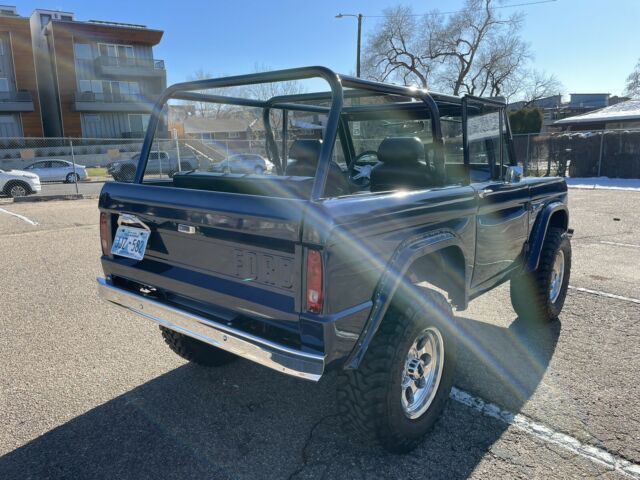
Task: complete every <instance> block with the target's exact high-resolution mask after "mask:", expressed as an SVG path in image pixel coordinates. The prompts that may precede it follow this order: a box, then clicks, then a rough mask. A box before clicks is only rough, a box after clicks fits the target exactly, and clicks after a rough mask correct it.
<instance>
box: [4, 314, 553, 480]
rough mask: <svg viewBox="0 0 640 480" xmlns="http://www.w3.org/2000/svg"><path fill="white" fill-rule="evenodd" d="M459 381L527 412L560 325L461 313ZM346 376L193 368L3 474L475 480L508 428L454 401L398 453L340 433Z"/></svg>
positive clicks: (140, 391)
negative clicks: (313, 378) (409, 448)
mask: <svg viewBox="0 0 640 480" xmlns="http://www.w3.org/2000/svg"><path fill="white" fill-rule="evenodd" d="M458 325H459V331H460V336H461V342H460V347H459V352H458V356H459V359H460V361H459V366H460V368H459V372H458V374H457V379H458V381H457V382H456V383H457V385H458V386H459V387H460V388H463V389H464V390H467V391H470V392H472V393H474V394H478V395H480V396H482V397H483V398H486V399H490V400H492V401H494V402H498V403H500V404H502V405H504V406H505V407H507V408H508V409H509V410H511V411H513V412H517V411H519V410H520V408H521V407H522V406H523V404H524V402H526V400H527V399H528V398H529V397H530V396H531V394H532V393H533V392H534V391H535V389H536V387H537V386H538V384H539V383H540V380H541V378H542V376H543V375H544V372H545V370H546V367H547V365H548V363H549V361H550V359H551V356H552V355H553V352H554V349H555V345H556V342H557V339H558V335H559V333H560V323H559V322H555V323H553V324H551V325H546V326H531V325H527V324H525V323H524V322H523V321H521V320H519V319H516V320H514V321H513V322H512V323H511V325H509V327H508V328H501V327H497V326H494V325H490V324H487V323H484V322H479V321H475V320H472V319H468V318H464V317H458ZM335 411H336V402H335V373H332V374H329V375H327V376H326V377H324V378H323V380H322V381H320V382H319V383H317V384H314V383H310V382H305V381H302V380H298V379H294V378H290V377H285V376H282V375H280V374H278V373H275V372H272V371H270V370H267V369H264V368H262V367H259V366H257V365H254V364H251V363H249V362H246V361H243V360H239V361H237V362H235V363H234V364H231V365H228V366H226V367H223V368H218V369H206V368H201V367H197V366H193V365H189V364H187V365H184V366H182V367H179V368H177V369H175V370H173V371H170V372H168V373H166V374H164V375H161V376H160V377H157V378H155V379H153V380H151V381H149V382H147V383H145V384H143V385H140V386H139V387H137V388H135V389H133V390H131V391H130V392H127V393H126V394H123V395H121V396H119V397H117V398H114V399H113V400H111V401H109V402H107V403H105V404H103V405H100V406H98V407H96V408H94V409H92V410H90V411H88V412H87V413H85V414H83V415H80V416H78V417H76V418H74V419H73V420H71V421H69V422H67V423H65V424H64V425H61V426H60V427H57V428H55V429H53V430H51V431H49V432H47V433H45V434H44V435H42V436H40V437H38V438H36V439H34V440H32V441H31V442H29V443H28V444H26V445H24V446H22V447H20V448H18V449H16V450H14V451H12V452H10V453H8V454H6V455H5V456H3V457H2V458H0V478H3V479H13V478H60V479H62V478H65V479H67V478H83V479H90V478H121V479H136V480H137V479H142V478H154V479H155V478H180V479H189V478H319V477H325V478H400V477H403V478H407V477H411V476H413V477H416V478H425V477H428V478H443V477H446V478H466V477H468V476H469V475H470V474H471V472H473V470H474V468H476V467H477V465H478V464H479V462H480V461H481V460H482V459H483V458H484V457H485V456H486V454H487V452H488V451H489V449H490V448H491V446H492V445H493V444H494V442H495V441H496V440H497V439H499V438H500V436H501V435H502V434H503V433H504V431H505V429H506V428H507V426H506V425H505V424H503V423H501V422H499V421H498V420H495V419H492V418H488V417H483V416H481V415H480V414H479V413H478V412H476V411H474V410H472V409H470V408H468V407H465V406H463V405H461V404H459V403H457V402H451V403H450V405H449V406H448V407H447V409H446V410H445V413H444V415H443V417H442V419H441V420H440V421H439V422H438V423H437V424H436V427H435V428H434V430H433V432H432V433H431V434H430V435H429V436H428V438H427V439H426V440H425V442H424V443H423V444H422V445H421V446H420V447H419V448H418V449H417V450H416V451H415V452H413V453H411V454H409V455H391V454H388V453H386V452H384V451H383V450H381V449H380V448H378V447H376V446H372V445H370V444H366V443H362V442H361V441H359V440H358V439H355V438H354V437H353V436H350V435H349V434H345V433H344V432H343V431H342V429H341V428H340V422H339V418H338V417H337V416H336V415H335Z"/></svg>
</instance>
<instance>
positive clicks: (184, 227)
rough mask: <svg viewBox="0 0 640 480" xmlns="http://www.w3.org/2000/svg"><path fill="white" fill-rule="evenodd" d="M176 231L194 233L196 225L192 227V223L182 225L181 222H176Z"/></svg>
mask: <svg viewBox="0 0 640 480" xmlns="http://www.w3.org/2000/svg"><path fill="white" fill-rule="evenodd" d="M178 231H179V232H180V233H189V234H194V233H196V227H194V226H192V225H184V224H183V223H179V224H178Z"/></svg>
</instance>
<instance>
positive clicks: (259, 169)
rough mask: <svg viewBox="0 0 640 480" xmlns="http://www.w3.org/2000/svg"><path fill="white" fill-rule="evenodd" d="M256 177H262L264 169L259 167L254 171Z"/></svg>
mask: <svg viewBox="0 0 640 480" xmlns="http://www.w3.org/2000/svg"><path fill="white" fill-rule="evenodd" d="M253 172H254V173H255V174H256V175H262V174H263V173H264V168H262V167H260V166H257V167H256V168H255V169H254V171H253Z"/></svg>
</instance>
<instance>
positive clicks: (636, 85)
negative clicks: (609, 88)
mask: <svg viewBox="0 0 640 480" xmlns="http://www.w3.org/2000/svg"><path fill="white" fill-rule="evenodd" d="M624 93H625V95H629V96H630V97H634V98H640V60H638V63H637V64H636V66H635V68H634V70H633V72H631V73H630V74H629V76H628V77H627V85H626V87H625V91H624Z"/></svg>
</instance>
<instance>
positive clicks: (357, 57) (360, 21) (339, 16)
mask: <svg viewBox="0 0 640 480" xmlns="http://www.w3.org/2000/svg"><path fill="white" fill-rule="evenodd" d="M343 17H354V18H357V19H358V46H357V49H356V77H358V78H360V50H361V45H362V14H361V13H358V14H357V15H356V14H355V13H339V14H337V15H336V18H343Z"/></svg>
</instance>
